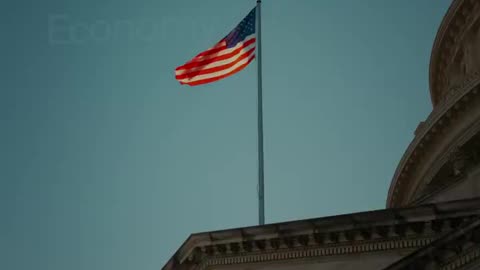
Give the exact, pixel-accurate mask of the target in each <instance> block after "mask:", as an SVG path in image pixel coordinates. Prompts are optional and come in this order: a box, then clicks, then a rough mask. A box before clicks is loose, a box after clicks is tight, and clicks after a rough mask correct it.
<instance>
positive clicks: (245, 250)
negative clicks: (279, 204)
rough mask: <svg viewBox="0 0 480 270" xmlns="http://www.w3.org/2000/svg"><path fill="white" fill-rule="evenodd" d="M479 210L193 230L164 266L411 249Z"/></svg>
mask: <svg viewBox="0 0 480 270" xmlns="http://www.w3.org/2000/svg"><path fill="white" fill-rule="evenodd" d="M479 215H480V199H477V200H465V201H458V202H450V203H440V204H436V205H423V206H418V207H415V208H404V209H395V210H394V209H387V210H379V211H371V212H363V213H356V214H350V215H341V216H335V217H326V218H319V219H310V220H302V221H295V222H286V223H278V224H269V225H264V226H256V227H249V228H241V229H233V230H224V231H217V232H209V233H201V234H195V235H192V236H191V237H190V238H189V239H188V240H187V241H186V242H185V243H184V245H182V247H181V248H180V249H179V251H177V253H176V254H175V255H174V256H173V257H172V259H170V261H169V262H168V263H167V264H166V265H165V267H164V268H163V270H172V269H175V270H177V269H188V270H199V269H205V268H206V267H210V266H215V265H234V264H249V263H253V264H254V263H266V262H275V261H282V260H308V259H311V258H315V259H319V258H330V257H332V256H345V255H349V254H365V253H377V252H390V251H393V250H404V251H408V252H411V251H413V250H415V249H418V248H420V247H423V246H426V245H428V244H429V243H430V242H431V241H433V240H434V239H435V238H436V237H438V236H439V235H441V234H443V233H445V232H447V231H451V230H453V229H455V228H457V227H458V226H459V224H461V223H462V222H463V221H464V220H465V218H470V217H471V216H479Z"/></svg>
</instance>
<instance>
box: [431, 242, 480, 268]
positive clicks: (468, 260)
mask: <svg viewBox="0 0 480 270" xmlns="http://www.w3.org/2000/svg"><path fill="white" fill-rule="evenodd" d="M478 260H480V247H479V246H478V245H477V246H475V247H474V248H471V249H470V250H469V251H467V252H466V253H464V254H462V255H461V256H459V257H457V258H455V260H454V261H452V262H449V263H447V264H445V265H443V266H442V267H441V268H440V269H441V270H456V269H461V268H463V267H465V266H468V265H470V264H472V263H473V262H475V261H477V262H478Z"/></svg>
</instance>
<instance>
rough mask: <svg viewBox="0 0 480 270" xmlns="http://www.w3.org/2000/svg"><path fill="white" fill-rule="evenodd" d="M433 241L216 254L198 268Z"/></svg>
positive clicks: (412, 247) (406, 246)
mask: <svg viewBox="0 0 480 270" xmlns="http://www.w3.org/2000/svg"><path fill="white" fill-rule="evenodd" d="M432 241H433V236H431V237H422V238H412V239H402V238H398V239H391V240H381V241H368V242H363V243H356V244H334V245H327V246H325V247H316V248H296V249H293V250H289V249H284V250H278V251H270V252H257V253H254V254H248V253H247V254H244V255H237V256H215V257H211V258H208V259H206V260H205V261H204V262H203V263H202V264H201V265H200V267H199V268H198V269H199V270H203V269H205V268H206V267H210V266H216V265H234V264H246V263H262V262H269V261H281V260H297V259H307V258H318V257H332V256H342V255H350V254H357V253H367V252H382V251H389V250H400V249H403V250H415V249H418V248H421V247H424V246H427V245H428V244H430V243H431V242H432Z"/></svg>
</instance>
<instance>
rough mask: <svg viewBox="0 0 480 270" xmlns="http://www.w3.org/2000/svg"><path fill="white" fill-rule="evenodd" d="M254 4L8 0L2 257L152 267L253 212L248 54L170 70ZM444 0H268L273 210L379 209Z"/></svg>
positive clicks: (2, 47)
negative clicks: (233, 63)
mask: <svg viewBox="0 0 480 270" xmlns="http://www.w3.org/2000/svg"><path fill="white" fill-rule="evenodd" d="M254 2H255V1H254V0H251V1H249V0H242V1H240V0H238V1H232V0H229V1H225V0H202V1H199V0H175V1H162V0H156V1H152V0H138V1H132V0H129V1H127V0H116V1H112V0H85V1H73V0H72V1H65V0H62V1H60V0H59V1H52V0H48V1H21V0H20V1H3V2H2V4H0V10H1V11H0V13H1V16H0V30H1V33H2V37H1V41H2V42H1V43H0V54H1V55H2V57H1V59H2V60H1V62H0V71H1V72H0V74H1V75H0V76H1V79H0V153H1V154H0V164H1V165H0V166H1V169H0V269H8V270H26V269H37V270H66V269H68V270H87V269H88V270H105V269H115V270H130V269H131V270H133V269H135V270H139V269H141V270H154V269H159V268H161V267H162V266H163V265H164V263H165V262H166V261H167V260H168V259H169V258H170V256H171V255H172V254H173V253H174V252H175V250H176V249H177V248H178V247H179V246H180V245H181V243H182V242H183V241H184V240H185V239H186V238H187V237H188V235H189V234H190V233H193V232H201V231H210V230H217V229H226V228H232V227H241V226H249V225H255V224H256V223H257V201H256V181H257V163H256V150H257V148H256V147H257V144H256V136H257V133H256V66H255V62H254V63H253V64H252V65H250V66H249V67H247V68H246V69H245V70H244V71H242V72H241V73H239V74H237V75H235V76H233V77H230V78H228V79H225V80H223V81H220V82H217V83H214V84H210V85H206V86H200V87H195V88H192V87H188V86H181V85H179V84H178V83H177V82H176V81H175V79H174V69H175V67H177V66H179V65H181V64H183V63H184V62H185V61H187V60H189V59H190V58H191V57H192V56H194V55H195V54H196V53H198V52H200V51H203V50H205V49H207V48H208V47H210V46H211V45H213V44H214V43H216V42H217V41H218V40H219V39H220V38H221V37H223V36H224V35H225V34H227V33H228V32H229V31H230V30H231V29H232V28H233V27H234V26H235V25H236V24H237V23H238V22H240V20H241V19H242V18H243V17H244V16H245V15H246V14H247V13H248V12H249V11H250V9H251V8H253V7H254V4H255V3H254ZM449 3H450V1H448V0H441V1H439V0H403V1H395V0H362V1H360V0H264V4H263V14H262V19H263V21H262V23H263V60H264V63H263V65H264V78H263V79H264V125H265V184H266V221H267V223H271V222H279V221H287V220H295V219H304V218H312V217H320V216H327V215H336V214H342V213H349V212H357V211H365V210H373V209H381V208H384V207H385V200H386V194H387V190H388V187H389V184H390V180H391V178H392V175H393V173H394V170H395V167H396V165H397V163H398V162H399V160H400V158H401V156H402V154H403V152H404V150H405V149H406V147H407V145H408V144H409V142H410V141H411V140H412V138H413V132H414V130H415V128H416V126H417V124H418V122H419V121H421V120H423V119H425V118H426V117H427V115H428V113H429V112H430V110H431V103H430V97H429V94H428V93H429V92H428V62H429V58H430V51H431V47H432V44H433V39H434V37H435V33H436V31H437V28H438V26H439V23H440V21H441V19H442V17H443V15H444V14H445V12H446V10H447V8H448V5H449Z"/></svg>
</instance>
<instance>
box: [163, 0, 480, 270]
mask: <svg viewBox="0 0 480 270" xmlns="http://www.w3.org/2000/svg"><path fill="white" fill-rule="evenodd" d="M479 17H480V1H479V0H454V1H453V2H452V4H451V6H450V8H449V10H448V11H447V14H446V15H445V17H444V19H443V21H442V23H441V25H440V28H439V30H438V33H437V36H436V39H435V42H434V45H433V50H432V55H431V61H430V75H429V76H430V78H429V80H430V94H431V99H432V104H433V110H432V112H431V114H430V115H429V116H428V118H427V119H426V120H425V121H423V122H421V123H420V124H419V125H418V127H417V129H416V131H415V138H414V139H413V141H412V142H411V143H410V145H409V146H408V148H407V150H406V151H405V153H404V155H403V157H402V159H401V161H400V163H399V165H398V167H397V169H396V171H395V173H394V176H393V179H392V182H391V186H390V189H389V192H388V198H387V207H386V209H385V210H378V211H370V212H362V213H353V214H348V215H340V216H333V217H324V218H316V219H309V220H300V221H292V222H285V223H278V224H268V225H264V226H255V227H248V228H239V229H231V230H223V231H216V232H207V233H199V234H193V235H191V236H190V237H189V238H188V239H187V240H186V241H185V243H184V244H183V245H182V246H181V247H180V249H179V250H178V251H177V252H176V253H175V254H174V256H173V257H172V258H171V259H170V260H169V261H168V262H167V264H166V265H165V266H164V267H163V270H207V269H208V270H217V269H218V270H237V269H238V270H247V269H248V270H254V269H262V270H273V269H275V270H294V269H305V270H313V269H325V270H333V269H335V270H339V269H341V270H347V269H348V270H359V269H379V270H380V269H420V270H421V269H445V270H447V269H448V270H453V269H480V93H479V88H480V18H479Z"/></svg>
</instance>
